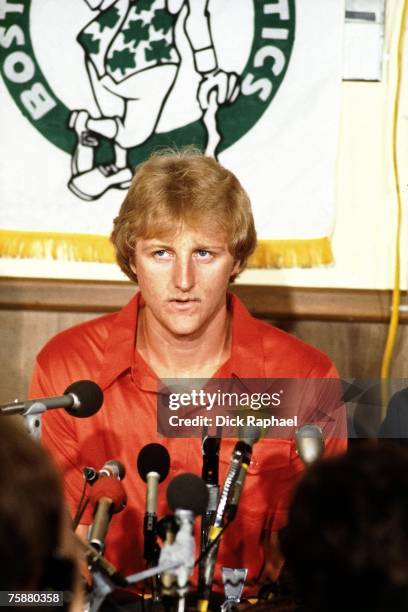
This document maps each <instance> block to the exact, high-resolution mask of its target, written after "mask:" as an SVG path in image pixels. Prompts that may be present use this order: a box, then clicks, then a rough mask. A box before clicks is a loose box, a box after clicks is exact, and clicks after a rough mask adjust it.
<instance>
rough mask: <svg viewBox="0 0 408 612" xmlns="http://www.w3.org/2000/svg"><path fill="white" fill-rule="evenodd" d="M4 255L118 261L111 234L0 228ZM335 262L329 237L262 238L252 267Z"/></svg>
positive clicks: (103, 261) (106, 261)
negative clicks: (108, 235) (23, 230)
mask: <svg viewBox="0 0 408 612" xmlns="http://www.w3.org/2000/svg"><path fill="white" fill-rule="evenodd" d="M0 256H1V257H17V258H21V259H24V258H34V259H60V260H65V261H96V262H102V263H113V262H115V251H114V247H113V245H112V244H111V243H110V241H109V238H108V237H107V236H96V235H92V234H68V233H66V234H65V233H51V232H50V233H47V232H19V231H13V230H0ZM330 263H333V255H332V250H331V246H330V241H329V239H328V238H314V239H310V240H259V241H258V246H257V249H256V251H255V253H254V254H253V255H252V256H251V257H250V259H249V264H248V267H250V268H294V267H300V268H311V267H312V266H321V265H324V264H330Z"/></svg>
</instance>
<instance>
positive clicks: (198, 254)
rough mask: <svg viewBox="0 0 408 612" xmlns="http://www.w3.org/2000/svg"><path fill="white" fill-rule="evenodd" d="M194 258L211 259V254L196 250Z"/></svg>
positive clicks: (205, 250)
mask: <svg viewBox="0 0 408 612" xmlns="http://www.w3.org/2000/svg"><path fill="white" fill-rule="evenodd" d="M196 257H197V259H211V257H212V253H211V252H210V251H207V249H198V251H196Z"/></svg>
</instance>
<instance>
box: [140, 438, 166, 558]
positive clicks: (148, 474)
mask: <svg viewBox="0 0 408 612" xmlns="http://www.w3.org/2000/svg"><path fill="white" fill-rule="evenodd" d="M137 469H138V472H139V475H140V478H141V479H142V480H144V482H145V483H146V484H147V491H146V506H145V516H144V523H143V532H144V552H143V554H144V559H145V560H146V561H148V562H150V563H154V562H155V561H156V560H157V546H156V525H157V493H158V487H159V483H160V482H163V480H165V479H166V478H167V475H168V473H169V470H170V455H169V453H168V451H167V449H166V448H165V447H164V446H162V445H161V444H157V443H154V442H153V443H151V444H146V446H144V447H143V448H142V450H141V451H140V453H139V456H138V458H137Z"/></svg>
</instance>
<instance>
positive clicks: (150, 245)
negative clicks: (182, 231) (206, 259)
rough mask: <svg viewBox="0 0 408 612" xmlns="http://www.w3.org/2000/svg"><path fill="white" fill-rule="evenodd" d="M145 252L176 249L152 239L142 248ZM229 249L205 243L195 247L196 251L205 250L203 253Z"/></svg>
mask: <svg viewBox="0 0 408 612" xmlns="http://www.w3.org/2000/svg"><path fill="white" fill-rule="evenodd" d="M142 248H143V250H150V249H173V248H174V247H172V246H171V245H170V244H166V243H165V242H159V240H156V239H155V238H152V239H151V240H148V241H146V244H145V245H144V246H143V247H142ZM225 248H227V249H228V246H227V245H226V244H212V245H210V244H207V243H205V242H202V243H198V244H197V245H194V250H203V251H214V250H219V249H225Z"/></svg>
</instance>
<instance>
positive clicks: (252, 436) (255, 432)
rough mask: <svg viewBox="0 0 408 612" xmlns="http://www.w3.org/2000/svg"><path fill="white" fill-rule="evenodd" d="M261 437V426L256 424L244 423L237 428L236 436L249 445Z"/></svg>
mask: <svg viewBox="0 0 408 612" xmlns="http://www.w3.org/2000/svg"><path fill="white" fill-rule="evenodd" d="M260 437H261V428H260V427H257V426H256V425H244V426H243V427H240V428H239V434H238V438H239V439H240V440H242V442H245V443H246V444H248V445H249V446H252V445H253V444H255V442H258V440H259V438H260Z"/></svg>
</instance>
